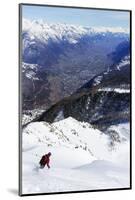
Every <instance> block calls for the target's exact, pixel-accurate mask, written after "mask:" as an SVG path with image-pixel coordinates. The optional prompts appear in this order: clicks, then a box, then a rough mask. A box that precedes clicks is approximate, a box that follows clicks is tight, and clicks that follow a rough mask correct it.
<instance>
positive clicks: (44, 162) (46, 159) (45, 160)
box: [39, 152, 51, 169]
mask: <svg viewBox="0 0 135 200" xmlns="http://www.w3.org/2000/svg"><path fill="white" fill-rule="evenodd" d="M50 156H51V152H49V153H48V154H45V155H43V156H42V158H41V160H40V162H39V164H40V168H41V169H43V168H44V167H45V165H47V167H48V169H49V168H50V165H49V163H50Z"/></svg>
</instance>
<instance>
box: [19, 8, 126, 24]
mask: <svg viewBox="0 0 135 200" xmlns="http://www.w3.org/2000/svg"><path fill="white" fill-rule="evenodd" d="M22 16H23V18H26V19H32V20H33V19H43V20H45V21H46V22H47V23H67V24H75V25H82V26H90V27H93V26H96V27H97V26H105V27H122V28H129V24H130V18H129V17H130V14H129V12H123V11H107V10H96V9H95V10H93V9H92V10H90V9H75V8H58V7H46V6H30V5H23V7H22Z"/></svg>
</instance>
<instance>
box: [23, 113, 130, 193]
mask: <svg viewBox="0 0 135 200" xmlns="http://www.w3.org/2000/svg"><path fill="white" fill-rule="evenodd" d="M110 129H111V130H115V131H118V134H119V135H120V137H124V138H125V139H124V140H121V141H122V142H119V143H117V144H116V146H115V149H113V150H112V151H111V150H110V147H109V144H110V137H109V136H107V135H105V134H104V133H102V132H101V131H99V130H97V129H94V128H93V127H92V126H91V125H90V124H88V123H83V122H79V121H77V120H75V119H73V118H71V117H69V118H67V119H63V120H61V121H59V122H55V123H53V124H49V123H46V122H34V123H31V124H29V125H28V126H27V127H26V128H25V129H24V130H23V133H22V134H23V135H22V139H23V153H22V161H23V162H22V163H23V167H22V189H23V191H22V192H23V194H31V193H50V192H65V191H79V190H96V189H109V188H122V187H124V188H128V187H129V182H130V180H129V124H122V125H121V124H119V125H118V126H112V127H110ZM49 151H50V152H51V153H52V156H51V163H50V165H51V168H50V169H47V168H46V167H45V168H44V169H39V165H38V163H39V160H40V158H41V156H42V155H43V154H45V153H47V152H49Z"/></svg>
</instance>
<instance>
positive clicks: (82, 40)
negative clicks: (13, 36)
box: [22, 19, 130, 112]
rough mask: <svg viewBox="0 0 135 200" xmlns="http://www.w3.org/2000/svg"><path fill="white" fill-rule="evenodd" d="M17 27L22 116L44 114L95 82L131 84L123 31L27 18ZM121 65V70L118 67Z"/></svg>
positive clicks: (126, 39)
mask: <svg viewBox="0 0 135 200" xmlns="http://www.w3.org/2000/svg"><path fill="white" fill-rule="evenodd" d="M22 29H23V30H22V44H23V46H22V47H23V51H22V61H23V63H22V94H23V112H26V111H29V110H34V109H38V110H44V111H45V110H48V109H49V108H50V107H51V106H52V105H54V104H56V103H57V102H60V101H61V100H62V99H64V98H65V97H69V98H70V96H72V95H73V94H76V91H79V90H80V89H79V88H81V87H84V88H85V87H86V86H87V85H90V87H95V86H94V83H95V84H96V82H99V81H100V79H102V78H103V80H104V81H101V82H102V84H103V85H104V87H107V84H108V82H109V80H110V83H109V84H112V85H113V84H115V83H116V85H118V87H119V82H120V84H121V85H124V84H125V85H126V86H124V87H127V85H128V84H129V83H130V80H129V76H128V75H129V73H130V63H129V64H125V62H126V61H127V62H130V61H129V56H130V38H129V33H128V32H127V31H126V30H124V29H122V28H117V29H112V28H104V27H101V28H88V27H81V26H74V25H67V24H47V23H45V22H44V21H42V20H38V21H36V20H34V21H29V20H27V19H24V20H23V27H22ZM123 62H124V66H125V67H121V65H123V64H122V63H123ZM119 65H120V66H119ZM116 68H120V69H121V68H123V70H117V69H116ZM111 70H112V72H111ZM108 72H109V73H108ZM104 73H108V75H105V74H104ZM100 76H101V77H100ZM102 76H103V77H102ZM115 76H116V78H115ZM120 77H122V78H121V80H120V79H119V78H120ZM116 79H117V80H116ZM112 85H109V87H112ZM122 87H123V86H122ZM100 92H101V91H100ZM102 92H103V91H102Z"/></svg>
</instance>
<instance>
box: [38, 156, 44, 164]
mask: <svg viewBox="0 0 135 200" xmlns="http://www.w3.org/2000/svg"><path fill="white" fill-rule="evenodd" d="M44 162H45V156H42V158H41V160H40V162H39V163H40V165H44Z"/></svg>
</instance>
